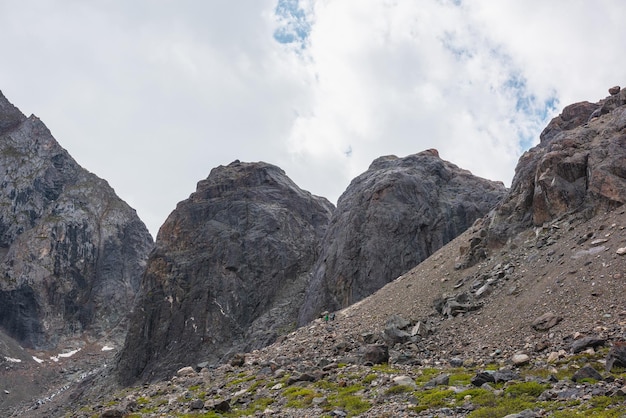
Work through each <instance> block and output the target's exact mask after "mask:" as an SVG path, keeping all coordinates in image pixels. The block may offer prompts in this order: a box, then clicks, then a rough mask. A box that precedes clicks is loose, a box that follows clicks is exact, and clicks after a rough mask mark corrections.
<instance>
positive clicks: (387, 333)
mask: <svg viewBox="0 0 626 418" xmlns="http://www.w3.org/2000/svg"><path fill="white" fill-rule="evenodd" d="M383 339H384V340H385V342H386V343H387V344H389V345H390V346H393V345H395V344H402V343H405V342H407V341H409V340H410V339H411V334H409V333H408V332H406V331H404V330H401V329H398V328H395V327H385V329H384V330H383Z"/></svg>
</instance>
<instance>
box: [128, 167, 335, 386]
mask: <svg viewBox="0 0 626 418" xmlns="http://www.w3.org/2000/svg"><path fill="white" fill-rule="evenodd" d="M333 210H334V207H333V205H332V204H331V203H330V202H328V201H327V200H326V199H323V198H320V197H316V196H313V195H311V194H310V193H308V192H306V191H304V190H301V189H300V188H299V187H297V186H296V185H295V184H294V183H293V182H292V181H291V180H290V179H289V178H288V177H287V176H286V175H285V173H284V172H283V171H282V170H281V169H280V168H278V167H276V166H273V165H271V164H267V163H264V162H257V163H242V162H239V161H235V162H233V163H231V164H229V165H227V166H220V167H217V168H214V169H213V170H211V173H210V174H209V176H208V177H207V178H206V179H205V180H202V181H200V182H199V183H198V186H197V189H196V191H195V192H194V193H193V194H192V195H191V196H190V197H189V199H187V200H184V201H182V202H180V203H179V204H178V205H177V207H176V210H174V211H173V212H172V213H171V215H170V216H169V217H168V219H167V221H166V222H165V223H164V224H163V226H162V227H161V229H160V231H159V234H158V237H157V243H156V250H155V251H154V252H153V253H152V255H151V256H150V258H149V260H148V266H147V268H146V272H145V274H144V277H143V280H142V284H141V291H140V296H139V302H138V306H140V307H141V309H137V310H135V314H134V316H133V318H132V321H131V327H130V330H129V334H128V337H127V339H126V343H125V346H124V349H123V351H122V353H121V357H120V361H119V364H118V374H119V376H120V380H121V381H122V382H124V383H129V382H132V381H135V380H137V379H143V380H151V379H157V378H162V377H164V376H167V375H169V374H171V373H172V372H174V371H175V370H176V369H177V368H179V367H182V365H185V364H187V362H188V359H189V358H190V357H193V358H199V359H203V361H207V362H209V363H216V362H217V361H219V360H221V359H223V358H224V357H227V356H229V355H230V354H231V353H233V352H236V351H237V350H244V349H252V348H257V347H261V346H265V345H267V344H268V343H269V342H271V341H273V340H274V339H275V338H276V337H277V335H279V334H282V333H285V332H286V331H288V330H291V329H294V328H295V325H296V324H295V318H296V317H297V311H298V309H299V307H300V306H301V303H302V298H303V294H304V288H305V286H306V283H307V281H308V271H309V270H310V268H311V266H312V264H313V262H314V260H315V258H316V256H317V254H319V252H320V249H319V245H320V240H321V237H322V236H323V235H324V232H325V230H326V227H327V225H328V221H329V219H330V216H331V213H332V211H333Z"/></svg>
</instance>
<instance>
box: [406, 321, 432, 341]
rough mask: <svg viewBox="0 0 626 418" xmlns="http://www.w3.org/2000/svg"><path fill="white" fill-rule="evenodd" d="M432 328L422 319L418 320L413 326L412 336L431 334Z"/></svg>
mask: <svg viewBox="0 0 626 418" xmlns="http://www.w3.org/2000/svg"><path fill="white" fill-rule="evenodd" d="M430 332H431V329H430V327H429V326H428V325H427V324H426V323H425V322H422V321H417V323H416V324H415V325H414V326H413V328H411V336H412V337H415V336H420V337H426V336H427V335H428V334H430Z"/></svg>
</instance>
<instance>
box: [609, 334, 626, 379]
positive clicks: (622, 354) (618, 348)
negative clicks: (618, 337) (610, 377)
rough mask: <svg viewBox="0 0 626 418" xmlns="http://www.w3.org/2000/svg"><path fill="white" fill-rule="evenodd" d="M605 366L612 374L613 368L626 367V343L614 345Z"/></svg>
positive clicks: (620, 342) (619, 342)
mask: <svg viewBox="0 0 626 418" xmlns="http://www.w3.org/2000/svg"><path fill="white" fill-rule="evenodd" d="M605 366H606V371H607V372H610V371H611V370H612V369H613V366H619V367H626V341H616V342H615V343H613V346H612V347H611V348H610V349H609V352H608V354H607V356H606V359H605Z"/></svg>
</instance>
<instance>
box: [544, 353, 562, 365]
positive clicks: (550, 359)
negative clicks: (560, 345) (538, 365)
mask: <svg viewBox="0 0 626 418" xmlns="http://www.w3.org/2000/svg"><path fill="white" fill-rule="evenodd" d="M560 357H561V356H560V355H559V353H558V352H557V351H552V352H551V353H550V354H548V359H547V362H548V363H554V362H556V361H557V360H558V359H559V358H560Z"/></svg>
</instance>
